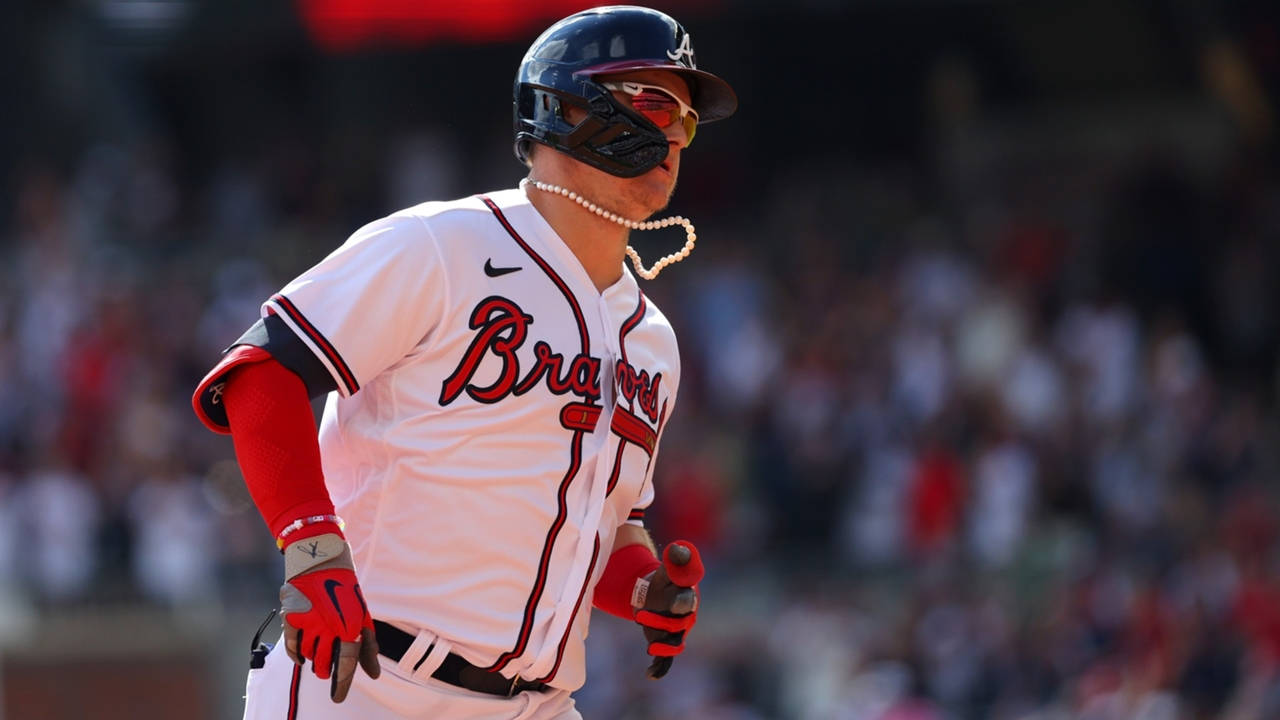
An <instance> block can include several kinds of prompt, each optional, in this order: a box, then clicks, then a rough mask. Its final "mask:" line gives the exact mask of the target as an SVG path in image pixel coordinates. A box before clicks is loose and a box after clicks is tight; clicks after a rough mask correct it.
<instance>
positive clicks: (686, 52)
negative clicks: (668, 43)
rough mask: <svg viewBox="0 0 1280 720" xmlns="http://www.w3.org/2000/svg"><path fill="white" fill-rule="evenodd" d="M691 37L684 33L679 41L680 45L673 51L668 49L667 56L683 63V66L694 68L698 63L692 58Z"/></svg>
mask: <svg viewBox="0 0 1280 720" xmlns="http://www.w3.org/2000/svg"><path fill="white" fill-rule="evenodd" d="M692 43H693V37H692V36H690V35H689V33H685V34H684V38H683V39H682V40H681V41H680V47H678V48H676V49H675V50H674V51H671V50H668V51H667V57H669V58H671V59H672V60H674V61H676V62H678V63H680V64H681V65H684V66H685V67H691V68H696V67H698V64H697V63H696V62H694V59H693V45H692Z"/></svg>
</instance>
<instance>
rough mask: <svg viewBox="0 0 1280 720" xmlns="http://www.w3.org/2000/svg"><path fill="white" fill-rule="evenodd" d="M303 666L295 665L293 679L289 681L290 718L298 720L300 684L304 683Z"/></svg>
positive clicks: (289, 719)
mask: <svg viewBox="0 0 1280 720" xmlns="http://www.w3.org/2000/svg"><path fill="white" fill-rule="evenodd" d="M301 680H302V666H301V665H294V666H293V681H292V682H291V683H289V715H288V720H298V686H299V685H301V684H302V683H301V682H300V681H301Z"/></svg>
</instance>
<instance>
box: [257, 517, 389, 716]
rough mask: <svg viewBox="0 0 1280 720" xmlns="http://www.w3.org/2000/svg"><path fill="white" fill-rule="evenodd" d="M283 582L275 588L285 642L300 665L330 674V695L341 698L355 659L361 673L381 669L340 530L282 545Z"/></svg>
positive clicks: (373, 673) (322, 674)
mask: <svg viewBox="0 0 1280 720" xmlns="http://www.w3.org/2000/svg"><path fill="white" fill-rule="evenodd" d="M285 577H286V578H287V579H286V580H285V583H284V585H283V586H281V588H280V606H281V609H280V614H281V616H282V618H283V619H284V647H285V651H286V652H287V653H288V654H289V657H290V658H291V659H292V660H293V661H294V662H295V663H297V664H299V665H305V664H306V661H307V660H310V661H311V664H312V671H313V672H314V673H315V675H316V677H318V678H320V679H321V680H329V681H330V685H329V697H330V698H331V699H332V700H333V701H334V702H342V701H343V700H345V699H346V697H347V691H348V690H349V689H350V688H351V681H352V680H353V679H354V678H355V669H356V664H357V662H358V663H359V665H360V667H362V668H364V671H365V673H366V674H368V675H369V677H371V678H376V677H378V676H379V675H380V674H381V673H382V667H381V666H380V665H379V663H378V643H377V641H376V640H375V639H374V634H373V617H372V616H370V615H369V607H368V605H367V604H365V601H364V595H363V594H362V593H361V592H360V584H359V583H358V582H356V573H355V570H354V568H353V566H352V563H351V551H350V550H349V549H348V548H347V543H346V541H345V540H343V539H342V537H341V536H340V535H337V534H333V533H329V534H325V535H319V536H315V537H309V538H306V539H303V540H299V541H297V542H294V543H292V544H290V545H288V546H286V547H285Z"/></svg>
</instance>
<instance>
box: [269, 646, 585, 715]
mask: <svg viewBox="0 0 1280 720" xmlns="http://www.w3.org/2000/svg"><path fill="white" fill-rule="evenodd" d="M378 659H379V660H380V661H381V662H382V677H380V678H378V679H377V680H373V679H371V678H370V677H369V676H368V675H365V673H364V670H362V669H360V668H358V667H357V668H356V676H355V680H354V681H353V682H352V683H351V691H350V692H349V693H348V694H347V699H346V700H344V701H343V702H342V703H340V704H339V703H335V702H333V701H332V700H330V699H329V681H328V680H320V679H319V678H317V677H316V676H315V675H314V674H313V673H312V671H311V665H310V664H309V663H308V664H307V666H306V667H305V668H303V669H302V672H300V673H295V672H294V668H295V667H296V666H295V665H294V663H293V661H292V660H290V659H289V656H288V655H287V654H286V653H285V651H284V643H283V642H277V643H276V645H275V647H274V648H273V649H272V650H271V652H270V654H268V655H267V660H266V664H265V665H264V666H263V667H261V668H259V669H255V670H250V671H249V678H248V680H247V681H246V683H245V707H244V720H339V719H340V718H360V720H410V719H412V720H582V716H581V715H580V714H579V713H578V711H577V710H576V709H574V703H573V698H572V697H571V696H570V694H569V691H568V690H560V689H556V688H549V689H547V690H544V691H542V692H522V693H517V694H516V695H515V696H513V697H510V698H504V697H498V696H496V695H487V694H484V693H477V692H472V691H470V690H466V689H463V688H460V687H454V686H453V685H450V684H448V683H444V682H441V681H439V680H436V679H435V678H432V677H425V678H422V679H417V678H412V677H409V676H407V675H406V674H405V673H404V670H403V669H401V668H400V667H399V666H398V665H397V663H395V662H393V661H392V660H390V659H388V658H386V657H383V656H381V655H379V656H378Z"/></svg>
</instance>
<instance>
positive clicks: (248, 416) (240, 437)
mask: <svg viewBox="0 0 1280 720" xmlns="http://www.w3.org/2000/svg"><path fill="white" fill-rule="evenodd" d="M225 382H226V390H225V392H224V393H223V405H224V407H225V408H226V415H227V419H228V421H229V424H230V428H231V438H232V441H233V442H234V444H235V448H236V459H237V460H238V461H239V462H240V470H241V472H243V473H244V481H245V485H246V486H247V487H248V489H249V495H250V496H251V497H253V502H254V504H255V505H257V507H258V511H259V512H260V513H261V514H262V519H263V520H264V521H266V523H267V527H269V528H270V529H271V533H272V535H275V536H277V537H279V535H280V532H281V531H282V530H283V529H284V528H285V526H286V525H288V524H289V523H291V522H293V521H294V520H296V519H298V518H300V517H307V516H311V515H332V514H333V511H334V510H333V502H332V501H331V500H330V499H329V492H328V490H327V489H326V488H325V485H324V474H323V470H322V469H321V465H320V446H319V443H318V442H317V440H316V426H315V419H314V418H313V417H312V415H311V402H310V400H309V399H308V398H307V393H306V389H305V386H304V385H303V383H302V381H301V379H299V378H298V376H297V375H296V374H294V373H293V371H291V370H289V369H287V368H285V367H284V366H283V365H281V364H280V363H279V362H277V361H276V360H274V359H272V358H271V357H269V356H265V357H263V356H260V359H259V360H258V361H256V362H248V363H244V364H243V366H242V367H239V368H237V369H236V370H235V371H234V372H231V373H230V375H229V377H228V378H227V380H226V381H225ZM319 532H340V530H339V529H338V528H337V525H336V524H330V523H316V524H314V525H308V526H306V527H305V528H303V530H300V531H298V533H297V534H296V535H295V536H291V537H296V539H302V538H303V537H306V536H309V535H312V534H316V533H319Z"/></svg>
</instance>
